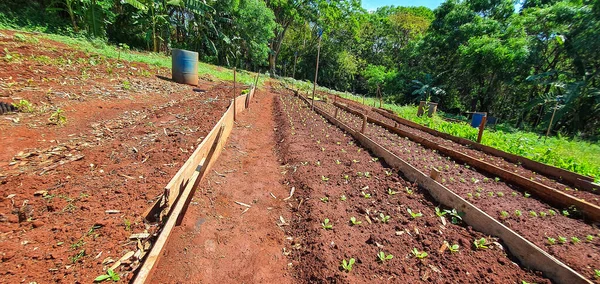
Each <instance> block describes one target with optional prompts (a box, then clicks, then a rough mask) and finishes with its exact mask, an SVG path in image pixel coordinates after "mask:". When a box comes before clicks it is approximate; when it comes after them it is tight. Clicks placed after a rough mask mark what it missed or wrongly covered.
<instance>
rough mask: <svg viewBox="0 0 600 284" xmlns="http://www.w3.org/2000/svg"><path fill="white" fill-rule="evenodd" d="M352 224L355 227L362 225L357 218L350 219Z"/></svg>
mask: <svg viewBox="0 0 600 284" xmlns="http://www.w3.org/2000/svg"><path fill="white" fill-rule="evenodd" d="M350 223H352V225H353V226H356V225H360V224H362V222H361V221H358V220H357V219H356V218H355V217H350Z"/></svg>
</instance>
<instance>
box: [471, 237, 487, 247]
mask: <svg viewBox="0 0 600 284" xmlns="http://www.w3.org/2000/svg"><path fill="white" fill-rule="evenodd" d="M486 242H487V241H486V240H485V238H481V239H479V240H477V239H476V240H475V241H473V244H475V248H476V249H486V248H488V247H487V245H486Z"/></svg>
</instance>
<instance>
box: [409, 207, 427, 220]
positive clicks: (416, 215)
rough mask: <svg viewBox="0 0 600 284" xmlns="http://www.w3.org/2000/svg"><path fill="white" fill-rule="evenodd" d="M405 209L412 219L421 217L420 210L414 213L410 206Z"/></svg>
mask: <svg viewBox="0 0 600 284" xmlns="http://www.w3.org/2000/svg"><path fill="white" fill-rule="evenodd" d="M406 211H408V214H410V216H411V217H412V218H413V219H417V218H418V217H423V213H421V212H418V213H414V212H412V210H410V208H406Z"/></svg>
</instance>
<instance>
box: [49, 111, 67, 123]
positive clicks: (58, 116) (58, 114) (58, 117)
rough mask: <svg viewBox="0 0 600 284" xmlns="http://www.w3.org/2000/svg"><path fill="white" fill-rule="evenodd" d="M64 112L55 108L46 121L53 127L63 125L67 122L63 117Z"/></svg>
mask: <svg viewBox="0 0 600 284" xmlns="http://www.w3.org/2000/svg"><path fill="white" fill-rule="evenodd" d="M64 113H65V111H63V110H62V109H60V108H57V109H56V110H55V111H54V112H53V113H52V114H51V115H50V117H49V118H48V121H49V122H50V123H52V124H55V125H63V124H65V123H66V122H67V117H66V116H65V114H64Z"/></svg>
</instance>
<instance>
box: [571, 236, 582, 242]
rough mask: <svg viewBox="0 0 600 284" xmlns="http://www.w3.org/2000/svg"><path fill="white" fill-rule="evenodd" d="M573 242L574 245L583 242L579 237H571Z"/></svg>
mask: <svg viewBox="0 0 600 284" xmlns="http://www.w3.org/2000/svg"><path fill="white" fill-rule="evenodd" d="M571 242H572V243H573V244H576V243H579V242H581V240H580V239H579V238H578V237H571Z"/></svg>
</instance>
